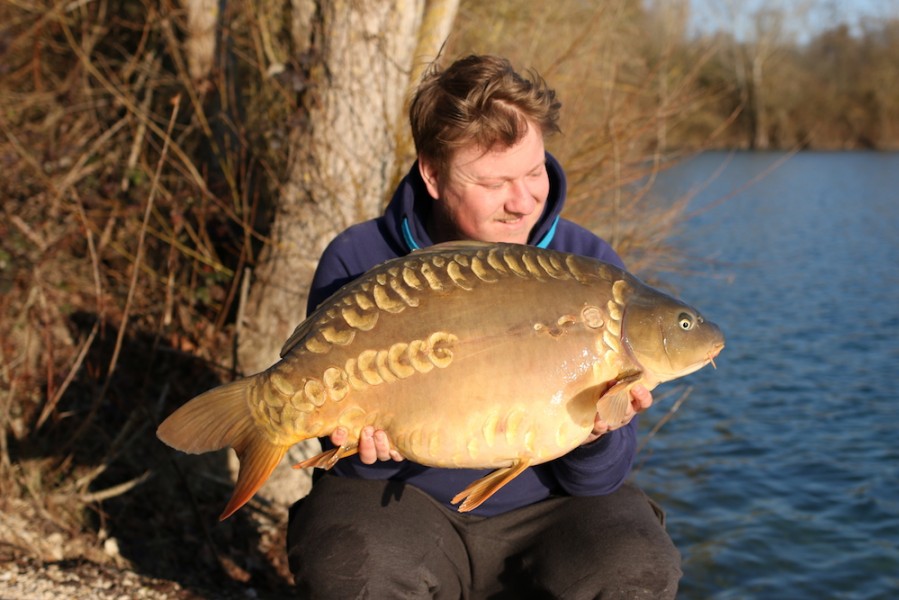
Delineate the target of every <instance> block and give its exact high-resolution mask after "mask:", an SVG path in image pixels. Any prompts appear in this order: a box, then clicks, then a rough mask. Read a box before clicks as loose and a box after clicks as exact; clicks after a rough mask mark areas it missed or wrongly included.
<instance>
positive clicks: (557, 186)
mask: <svg viewBox="0 0 899 600" xmlns="http://www.w3.org/2000/svg"><path fill="white" fill-rule="evenodd" d="M546 169H547V173H548V175H549V181H550V188H549V196H548V198H547V202H546V205H545V207H544V210H543V215H542V216H541V218H540V220H539V221H538V222H537V225H536V226H535V227H534V230H533V231H532V232H531V239H530V240H529V241H528V243H529V244H531V245H534V246H538V247H540V248H551V249H554V250H560V251H562V252H571V253H574V254H580V255H584V256H591V257H594V258H598V259H600V260H603V261H606V262H609V263H612V264H615V265H617V266H619V267H622V268H623V267H624V265H623V263H622V262H621V259H620V258H619V257H618V255H617V254H616V253H615V251H614V250H612V248H611V246H609V244H607V243H606V242H605V241H603V240H602V239H600V238H599V237H597V236H596V235H594V234H593V233H592V232H590V231H589V230H587V229H585V228H583V227H581V226H579V225H577V224H575V223H573V222H571V221H568V220H566V219H562V218H561V217H560V214H561V212H562V207H563V205H564V202H565V191H566V189H565V174H564V172H563V171H562V168H561V166H560V165H559V163H558V162H557V161H556V160H555V158H553V157H552V156H551V155H550V154H549V153H547V155H546ZM433 201H434V200H433V199H432V198H431V197H430V195H429V194H428V191H427V189H426V188H425V184H424V181H423V180H422V178H421V174H420V173H419V170H418V164H417V163H416V164H413V166H412V168H411V169H410V171H409V173H408V174H407V175H406V177H405V178H403V180H402V182H401V183H400V185H399V187H398V188H397V190H396V192H395V193H394V195H393V198H392V199H391V201H390V204H389V205H388V206H387V208H386V210H385V211H384V214H383V215H382V216H380V217H378V218H376V219H372V220H370V221H365V222H363V223H359V224H357V225H353V226H352V227H350V228H348V229H346V230H345V231H344V232H343V233H341V234H340V235H338V236H337V237H336V238H334V240H333V241H332V242H331V243H330V244H329V245H328V247H327V248H326V249H325V252H324V254H322V257H321V260H320V262H319V264H318V268H317V269H316V272H315V277H314V278H313V281H312V287H311V289H310V292H309V305H308V312H309V313H311V312H312V311H313V310H314V309H315V307H317V306H318V305H319V304H320V303H321V302H323V301H324V300H325V299H327V298H328V296H330V295H331V294H332V293H334V292H335V291H337V290H338V289H339V288H340V287H341V286H342V285H344V284H345V283H347V282H349V281H351V280H353V279H355V278H356V277H359V276H360V275H362V274H363V273H364V272H365V271H367V270H368V269H370V268H371V267H373V266H375V265H377V264H380V263H382V262H384V261H386V260H389V259H391V258H396V257H399V256H405V255H406V254H408V253H409V252H411V251H412V250H414V249H416V248H424V247H427V246H431V245H433V242H432V241H431V238H430V236H429V235H428V232H427V231H426V230H425V223H427V222H428V213H429V210H430V208H431V203H432V202H433ZM422 401H423V402H427V401H428V399H426V398H423V399H422ZM322 445H323V447H325V448H332V447H333V446H332V445H331V443H330V440H328V439H324V438H323V439H322ZM635 451H636V419H634V420H633V421H631V423H630V424H629V425H627V426H626V427H622V428H621V429H617V430H615V431H613V432H610V433H607V434H605V435H603V436H602V437H600V438H599V439H598V440H596V441H595V442H592V443H591V444H588V445H586V446H581V447H579V448H575V449H574V450H572V451H571V452H570V453H568V454H567V455H565V456H562V457H560V458H557V459H556V460H553V461H550V462H548V463H543V464H540V465H536V466H533V467H530V468H528V469H527V470H525V471H524V472H523V473H522V474H521V475H519V476H518V477H516V478H515V479H513V480H512V481H511V482H509V483H508V484H506V485H505V486H504V487H503V488H501V489H500V490H499V491H498V492H497V493H496V494H494V495H493V496H492V497H491V498H490V499H489V500H487V501H486V502H485V503H484V504H482V505H481V506H479V507H478V508H476V509H475V510H474V511H472V514H475V515H484V516H490V515H496V514H500V513H503V512H506V511H509V510H513V509H515V508H520V507H522V506H526V505H528V504H532V503H534V502H538V501H540V500H544V499H546V498H548V497H549V496H551V495H559V494H562V495H565V494H567V495H573V496H589V495H601V494H608V493H610V492H613V491H615V490H616V489H618V487H619V486H620V485H621V484H622V483H624V481H625V479H626V477H627V475H628V473H629V472H630V468H631V464H632V462H633V458H634V453H635ZM333 472H334V473H335V474H337V475H341V476H344V477H359V478H364V479H392V480H396V481H403V482H405V483H408V484H410V485H414V486H416V487H418V488H420V489H422V490H424V491H425V492H427V493H428V494H430V495H431V496H432V497H434V498H436V499H437V500H438V501H440V502H442V503H444V504H445V505H446V506H448V507H452V505H451V504H450V502H449V501H450V499H451V498H452V497H453V496H455V495H456V494H457V493H458V492H460V491H461V490H462V489H463V488H465V487H466V486H467V485H468V484H469V483H471V482H472V481H474V480H475V479H479V478H481V477H483V476H484V475H486V474H487V473H489V472H490V471H489V470H487V471H485V470H474V469H439V468H433V467H426V466H423V465H419V464H416V463H413V462H411V461H408V460H406V461H402V462H395V461H386V462H378V463H375V464H373V465H366V464H363V463H362V462H361V461H360V460H359V457H358V456H353V457H350V458H345V459H342V460H341V461H339V462H338V463H337V465H336V466H335V467H334V468H333Z"/></svg>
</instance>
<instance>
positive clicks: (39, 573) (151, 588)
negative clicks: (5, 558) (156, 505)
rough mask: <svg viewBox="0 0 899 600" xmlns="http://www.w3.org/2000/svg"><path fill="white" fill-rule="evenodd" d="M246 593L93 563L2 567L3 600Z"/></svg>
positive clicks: (148, 599)
mask: <svg viewBox="0 0 899 600" xmlns="http://www.w3.org/2000/svg"><path fill="white" fill-rule="evenodd" d="M263 597H264V595H259V594H257V593H256V591H255V590H254V589H252V588H245V589H243V590H230V591H229V590H214V591H213V590H204V589H185V588H184V587H182V586H181V585H180V584H178V583H176V582H174V581H166V580H164V579H155V578H152V577H146V576H143V575H139V574H137V573H135V572H133V571H127V570H121V569H117V568H115V567H109V566H104V565H98V564H95V563H90V562H81V561H79V562H64V563H59V564H57V563H54V564H46V565H42V564H39V563H32V562H15V563H3V564H0V600H73V599H78V600H95V599H96V600H207V599H209V600H213V599H214V600H219V599H222V600H246V599H253V598H263Z"/></svg>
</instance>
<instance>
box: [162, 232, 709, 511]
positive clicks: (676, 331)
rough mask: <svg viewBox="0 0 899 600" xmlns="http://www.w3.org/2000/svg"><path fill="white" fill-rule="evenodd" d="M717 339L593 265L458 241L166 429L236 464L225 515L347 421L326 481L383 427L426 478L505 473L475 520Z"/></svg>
mask: <svg viewBox="0 0 899 600" xmlns="http://www.w3.org/2000/svg"><path fill="white" fill-rule="evenodd" d="M723 347H724V337H723V335H722V333H721V330H720V329H719V328H718V327H717V326H716V325H715V324H714V323H711V322H709V321H706V320H705V319H703V317H702V316H701V315H700V314H699V312H697V311H696V310H695V309H693V308H691V307H690V306H688V305H686V304H684V303H683V302H680V301H679V300H676V299H674V298H672V297H670V296H668V295H666V294H663V293H662V292H660V291H658V290H655V289H653V288H651V287H648V286H646V285H645V284H643V283H641V282H640V281H639V280H638V279H637V278H635V277H634V276H633V275H630V274H629V273H627V272H625V271H622V270H621V269H618V268H616V267H614V266H612V265H609V264H606V263H603V262H600V261H598V260H595V259H591V258H585V257H582V256H576V255H573V254H565V253H561V252H555V251H552V250H542V249H538V248H534V247H531V246H524V245H517V244H483V243H479V242H451V243H448V244H440V245H437V246H432V247H430V248H428V249H425V250H420V251H416V252H413V253H412V254H410V255H408V256H405V257H402V258H397V259H394V260H391V261H388V262H385V263H383V264H381V265H379V266H377V267H374V268H373V269H371V270H370V271H368V272H367V273H366V274H365V275H363V276H361V277H359V278H358V279H356V280H354V281H352V282H351V283H349V284H347V285H346V286H344V287H343V288H341V289H340V290H339V291H337V292H336V293H335V294H334V295H332V296H331V297H330V298H329V299H328V300H326V301H325V302H323V303H322V304H321V306H319V307H318V309H317V310H316V311H315V312H314V313H312V314H311V315H310V316H309V318H307V319H306V320H305V321H303V322H302V323H301V324H300V325H299V326H298V327H297V328H296V331H294V333H293V335H291V336H290V339H288V340H287V342H286V343H285V345H284V348H283V349H282V350H281V360H280V361H279V362H277V363H276V364H274V365H273V366H271V367H270V368H269V369H267V370H266V371H263V372H261V373H258V374H256V375H253V376H251V377H247V378H245V379H241V380H238V381H234V382H232V383H227V384H225V385H222V386H219V387H217V388H215V389H212V390H210V391H208V392H205V393H204V394H201V395H200V396H197V397H196V398H194V399H193V400H191V401H189V402H188V403H187V404H185V405H184V406H182V407H181V408H179V409H178V410H176V411H175V412H174V413H173V414H172V415H171V416H169V417H168V418H167V419H166V420H165V421H164V422H163V423H162V425H160V426H159V429H158V431H157V435H158V436H159V438H160V439H161V440H163V441H164V442H165V443H166V444H168V445H170V446H172V447H173V448H176V449H178V450H182V451H184V452H190V453H200V452H209V451H212V450H219V449H221V448H224V447H227V446H230V447H232V448H234V449H235V451H236V452H237V455H238V457H239V458H240V472H239V475H238V478H237V484H236V487H235V489H234V493H233V495H232V497H231V499H230V501H229V502H228V505H227V506H226V507H225V510H224V512H223V513H222V515H221V517H220V518H221V519H225V518H227V517H228V516H230V515H231V514H232V513H233V512H234V511H236V510H237V509H238V508H240V507H241V506H242V505H243V504H244V503H246V502H247V501H248V500H249V499H250V498H251V497H252V496H253V494H255V493H256V490H258V489H259V487H260V486H261V485H262V484H263V483H264V482H265V480H266V479H268V477H269V475H271V472H272V470H274V468H275V466H276V465H277V464H278V462H279V461H280V460H281V459H282V458H283V456H284V454H285V453H286V452H287V449H288V448H289V447H290V446H291V445H293V444H295V443H297V442H300V441H302V440H305V439H308V438H314V437H322V436H328V435H330V434H331V432H333V431H334V429H335V428H337V427H338V426H343V427H345V428H346V429H347V431H348V432H349V441H348V442H347V445H345V446H343V447H340V448H335V449H332V450H329V451H327V452H323V453H322V454H320V455H318V456H316V457H314V458H312V459H309V460H307V461H304V462H303V463H301V464H300V465H298V466H303V467H308V466H316V467H323V468H329V467H330V466H333V465H334V463H336V462H337V461H338V460H339V459H340V458H342V457H344V456H348V455H351V454H353V453H355V452H356V442H357V440H358V437H359V434H360V432H361V430H362V428H363V427H364V426H367V425H373V426H374V427H376V428H380V429H384V430H385V431H386V432H387V434H388V436H389V438H390V440H391V442H392V443H393V445H394V446H395V447H396V449H397V450H399V452H400V453H401V454H402V455H403V456H404V457H406V458H408V459H410V460H413V461H415V462H418V463H421V464H423V465H430V466H435V467H451V468H452V467H459V468H463V467H464V468H476V469H485V468H495V469H496V470H495V471H493V472H492V473H490V474H489V475H487V476H486V477H484V478H482V479H480V480H478V481H476V482H474V483H473V484H472V485H470V486H469V487H468V488H466V489H465V490H463V491H462V492H460V493H459V495H457V496H456V497H455V498H454V499H453V503H458V502H460V501H462V504H461V506H460V507H459V510H460V511H467V510H471V509H473V508H475V507H476V506H478V505H480V504H481V503H482V502H484V501H485V500H486V499H487V498H489V497H490V496H491V495H492V494H493V493H494V492H496V491H497V490H498V489H499V488H501V487H502V486H503V485H505V484H506V483H507V482H509V481H510V480H512V479H513V478H514V477H516V476H517V475H518V474H519V473H521V472H522V471H523V470H524V469H526V468H527V467H528V466H530V465H534V464H539V463H542V462H546V461H549V460H553V459H554V458H557V457H559V456H562V455H563V454H566V453H567V452H569V451H570V450H572V449H574V448H576V447H577V446H579V445H580V444H582V443H583V442H584V441H585V439H586V438H587V436H588V435H589V434H590V432H591V430H592V428H593V426H594V418H595V416H596V413H597V411H598V412H599V413H600V415H601V416H602V418H603V419H604V420H605V422H606V423H608V424H610V426H612V427H614V426H617V425H620V424H621V422H622V419H624V416H625V413H626V412H627V409H628V405H629V403H630V401H631V400H630V389H631V388H632V387H633V386H634V385H635V384H637V383H641V384H643V385H644V386H646V387H647V388H649V389H652V388H654V387H655V386H656V385H658V384H659V383H661V382H663V381H668V380H671V379H674V378H676V377H681V376H683V375H687V374H688V373H692V372H693V371H696V370H697V369H699V368H701V367H703V366H704V365H706V364H708V363H709V362H712V361H713V359H714V357H715V356H716V355H717V354H718V353H719V352H720V351H721V349H722V348H723Z"/></svg>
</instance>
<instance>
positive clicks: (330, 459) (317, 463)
mask: <svg viewBox="0 0 899 600" xmlns="http://www.w3.org/2000/svg"><path fill="white" fill-rule="evenodd" d="M358 451H359V446H358V444H353V445H351V446H339V447H337V448H331V449H330V450H325V451H324V452H322V453H321V454H316V455H315V456H313V457H312V458H307V459H306V460H304V461H302V462H298V463H297V464H295V465H294V466H293V468H294V469H306V468H309V467H314V468H317V469H325V470H328V469H330V468H331V467H333V466H334V465H336V464H337V461H338V460H340V459H341V458H346V457H347V456H352V455H354V454H356V453H357V452H358Z"/></svg>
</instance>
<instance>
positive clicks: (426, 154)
mask: <svg viewBox="0 0 899 600" xmlns="http://www.w3.org/2000/svg"><path fill="white" fill-rule="evenodd" d="M561 106H562V105H561V103H560V102H559V101H558V100H556V93H555V91H553V90H552V89H550V88H549V87H548V86H547V84H546V82H545V81H544V80H543V78H542V77H540V75H538V74H537V73H536V72H534V71H528V72H527V73H526V74H525V75H521V74H519V73H517V72H516V71H515V69H513V68H512V64H511V63H510V62H509V61H508V60H506V59H505V58H500V57H497V56H490V55H471V56H467V57H465V58H461V59H459V60H457V61H456V62H454V63H453V64H451V65H450V66H449V67H447V68H446V69H443V70H441V69H440V67H439V65H437V63H436V61H435V63H434V64H432V65H431V67H430V68H429V69H428V70H427V71H426V72H425V74H424V75H423V76H422V79H421V83H420V84H419V86H418V89H417V90H416V92H415V95H414V96H413V98H412V102H411V104H410V106H409V121H410V124H411V126H412V139H413V140H414V142H415V150H416V152H417V153H418V155H419V156H420V157H423V158H425V159H426V160H427V161H428V162H430V163H431V164H432V165H433V166H434V168H435V169H436V170H437V172H438V173H440V174H441V175H446V173H447V170H448V168H449V162H450V160H451V159H452V157H453V154H454V153H455V151H456V150H458V149H459V148H462V147H464V146H469V145H471V144H472V143H473V144H475V145H477V146H478V147H479V148H482V149H483V150H484V151H485V152H487V151H489V150H493V149H495V148H508V147H509V146H512V145H514V144H515V143H517V142H519V141H520V140H521V139H522V138H523V137H524V136H525V134H526V133H527V130H528V121H530V122H532V123H535V124H536V125H537V126H538V127H539V128H540V131H541V133H542V134H543V135H549V134H552V133H556V132H558V131H559V125H558V120H559V109H560V108H561Z"/></svg>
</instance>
